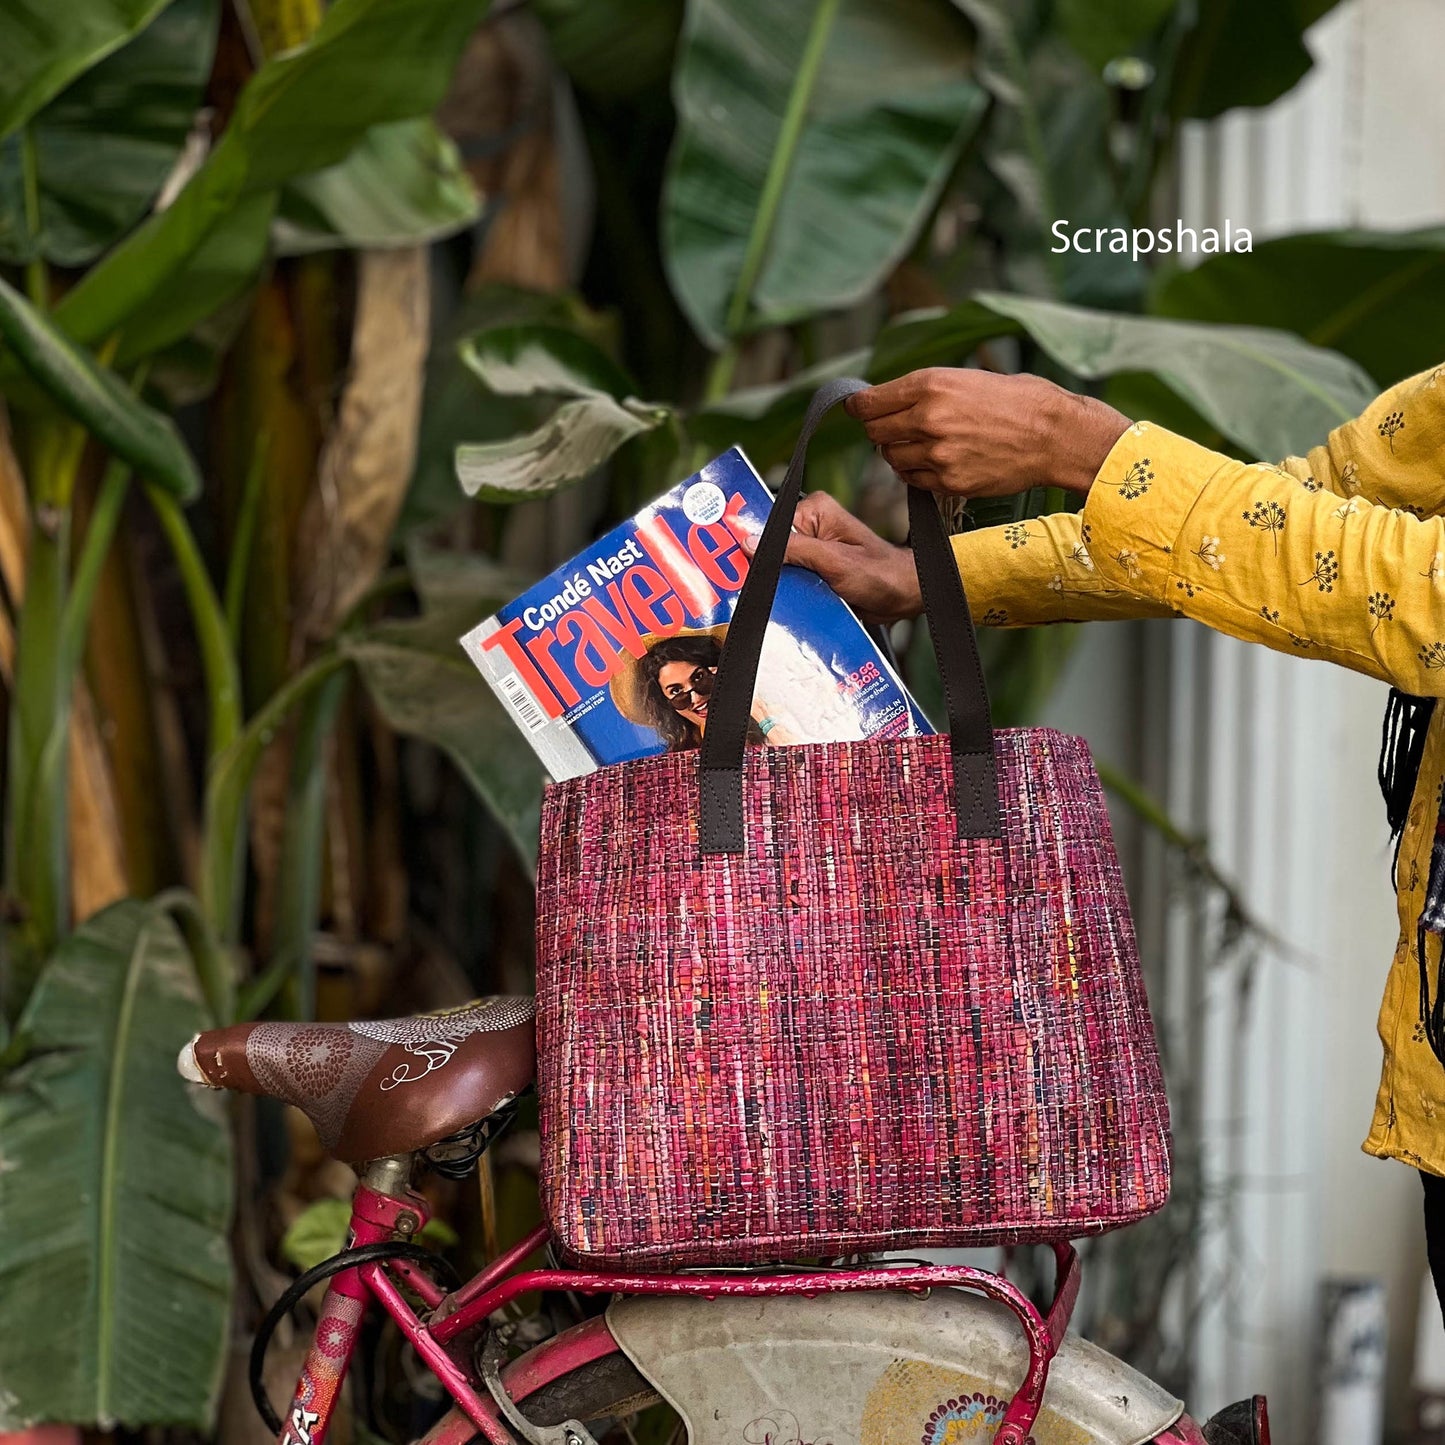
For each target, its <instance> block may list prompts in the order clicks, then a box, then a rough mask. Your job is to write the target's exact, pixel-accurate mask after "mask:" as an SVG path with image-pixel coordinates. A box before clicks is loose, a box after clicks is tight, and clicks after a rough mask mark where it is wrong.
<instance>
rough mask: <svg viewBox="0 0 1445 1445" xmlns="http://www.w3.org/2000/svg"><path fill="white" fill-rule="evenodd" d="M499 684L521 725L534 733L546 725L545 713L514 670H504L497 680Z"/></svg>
mask: <svg viewBox="0 0 1445 1445" xmlns="http://www.w3.org/2000/svg"><path fill="white" fill-rule="evenodd" d="M499 686H500V687H501V689H502V691H503V692H504V693H505V694H506V698H507V701H508V702H509V703H511V705H512V711H513V712H514V713H516V714H517V716H518V717H519V718H521V720H522V726H523V727H525V728H526V729H527V731H528V732H531V733H534V732H536V731H537V730H538V729H539V728H544V727H546V726H547V715H546V713H544V712H543V711H542V709H541V708H540V707H538V706H537V703H536V700H535V699H534V698H533V696H532V694H531V693H529V692H528V691H527V689H526V686H525V685H524V684H523V682H522V679H521V678H520V677H518V676H517V674H516V673H515V672H504V673H503V674H502V676H501V678H500V680H499Z"/></svg>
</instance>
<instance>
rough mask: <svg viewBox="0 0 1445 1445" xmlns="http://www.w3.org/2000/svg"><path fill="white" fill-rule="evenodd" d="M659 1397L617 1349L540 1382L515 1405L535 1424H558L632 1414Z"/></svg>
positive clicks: (654, 1401) (584, 1422)
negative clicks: (546, 1382)
mask: <svg viewBox="0 0 1445 1445" xmlns="http://www.w3.org/2000/svg"><path fill="white" fill-rule="evenodd" d="M661 1400H662V1396H661V1395H659V1394H658V1393H657V1391H656V1390H654V1389H653V1388H652V1386H651V1385H650V1384H648V1382H647V1380H646V1379H645V1378H644V1377H643V1375H642V1374H641V1372H640V1371H639V1370H638V1368H637V1366H636V1365H634V1364H633V1363H632V1361H631V1360H629V1359H628V1358H627V1356H626V1355H624V1354H623V1353H622V1351H621V1350H616V1351H614V1352H613V1353H612V1354H610V1355H603V1356H602V1358H601V1359H598V1360H591V1361H589V1362H588V1363H587V1364H585V1365H580V1366H578V1368H577V1369H575V1370H572V1371H571V1372H570V1373H568V1374H566V1375H562V1376H561V1377H560V1378H558V1379H556V1380H553V1381H552V1382H551V1383H550V1384H547V1385H543V1386H542V1388H541V1389H540V1390H537V1391H535V1392H534V1393H532V1394H530V1395H528V1396H527V1397H526V1399H524V1400H519V1401H518V1402H517V1408H518V1409H519V1410H520V1411H521V1412H522V1413H523V1414H524V1415H525V1416H526V1417H527V1419H529V1420H530V1421H532V1423H533V1424H534V1425H560V1424H561V1423H562V1422H563V1421H564V1420H581V1421H582V1423H583V1424H584V1425H585V1424H588V1423H589V1422H590V1421H593V1420H601V1419H614V1420H615V1419H618V1418H619V1417H620V1416H623V1415H633V1414H636V1412H637V1411H639V1410H645V1409H647V1407H648V1406H649V1405H656V1404H659V1403H660V1402H661Z"/></svg>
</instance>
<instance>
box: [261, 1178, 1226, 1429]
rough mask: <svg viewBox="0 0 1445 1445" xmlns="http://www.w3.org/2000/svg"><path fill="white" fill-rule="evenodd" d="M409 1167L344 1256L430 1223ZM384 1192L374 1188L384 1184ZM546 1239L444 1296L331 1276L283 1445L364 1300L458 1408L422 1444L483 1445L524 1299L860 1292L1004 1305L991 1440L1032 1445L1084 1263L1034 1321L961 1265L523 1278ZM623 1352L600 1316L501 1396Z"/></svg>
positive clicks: (333, 1377)
mask: <svg viewBox="0 0 1445 1445" xmlns="http://www.w3.org/2000/svg"><path fill="white" fill-rule="evenodd" d="M408 1164H409V1161H405V1160H388V1161H382V1163H381V1164H380V1165H379V1166H373V1169H372V1170H371V1171H369V1172H368V1175H367V1180H366V1182H363V1183H362V1184H360V1185H359V1186H358V1187H357V1190H356V1195H355V1199H354V1201H353V1205H352V1217H351V1231H350V1237H349V1239H348V1241H347V1243H348V1247H350V1246H354V1245H365V1244H379V1243H384V1242H390V1241H393V1240H396V1239H397V1238H409V1237H411V1236H412V1235H414V1234H416V1233H417V1232H419V1231H420V1230H421V1229H422V1228H423V1227H424V1225H425V1224H426V1222H427V1219H428V1217H429V1210H428V1207H427V1203H426V1201H425V1199H423V1198H422V1197H421V1196H420V1195H418V1194H414V1193H412V1192H410V1190H408V1189H407V1188H406V1183H405V1180H406V1175H407V1172H408V1170H407V1165H408ZM377 1186H380V1187H377ZM548 1238H549V1235H548V1231H547V1229H546V1228H545V1227H539V1228H538V1229H536V1230H534V1231H533V1232H532V1233H531V1234H530V1235H528V1236H527V1237H526V1238H525V1239H523V1240H521V1241H520V1242H518V1243H517V1244H516V1245H514V1246H512V1248H510V1249H509V1250H507V1251H506V1253H504V1254H503V1255H501V1256H500V1257H499V1258H498V1259H496V1260H495V1261H493V1263H492V1264H490V1265H489V1266H488V1267H487V1268H486V1269H485V1270H483V1271H482V1272H481V1273H480V1274H478V1275H477V1276H476V1277H475V1278H473V1279H472V1280H470V1281H469V1282H468V1283H466V1284H465V1285H463V1286H462V1287H461V1288H459V1289H457V1290H455V1291H450V1292H449V1291H446V1290H444V1289H442V1288H441V1287H440V1286H439V1285H438V1284H437V1283H436V1282H435V1281H434V1280H433V1279H431V1278H430V1277H429V1276H428V1275H427V1274H426V1273H425V1272H424V1271H423V1270H422V1269H420V1268H418V1267H417V1266H416V1265H414V1264H412V1263H411V1262H409V1261H387V1262H385V1263H369V1264H361V1265H358V1266H356V1267H354V1268H352V1269H348V1270H345V1271H343V1272H342V1273H340V1274H337V1275H335V1276H334V1277H333V1278H332V1280H331V1282H330V1284H329V1287H328V1288H327V1291H326V1297H325V1301H324V1303H323V1304H322V1308H321V1316H320V1319H319V1320H318V1322H317V1326H316V1334H315V1338H314V1339H313V1342H312V1346H311V1350H310V1352H309V1354H308V1356H307V1359H306V1363H305V1365H304V1366H303V1367H302V1371H301V1375H300V1378H299V1379H298V1381H297V1385H296V1389H295V1392H294V1394H293V1396H292V1399H291V1402H290V1405H289V1407H288V1409H287V1411H286V1414H285V1415H284V1416H283V1418H282V1430H281V1434H280V1436H279V1440H280V1445H323V1442H324V1441H325V1439H326V1434H327V1431H328V1430H329V1428H330V1425H331V1421H332V1417H333V1414H334V1411H335V1407H336V1401H337V1397H338V1395H339V1394H340V1391H341V1386H342V1383H343V1382H344V1380H345V1377H346V1372H347V1369H348V1367H349V1365H350V1363H351V1357H352V1355H353V1353H354V1351H355V1349H356V1344H357V1340H358V1339H359V1336H360V1331H361V1324H362V1319H363V1316H364V1315H365V1312H366V1308H367V1306H368V1304H370V1303H372V1302H374V1303H376V1304H377V1305H379V1306H380V1307H381V1308H382V1309H383V1310H385V1312H386V1313H387V1314H388V1315H389V1316H390V1317H391V1319H392V1320H393V1321H395V1323H396V1326H397V1328H398V1329H399V1330H400V1331H401V1333H402V1335H403V1337H404V1338H405V1339H406V1340H407V1341H408V1343H410V1344H411V1346H412V1347H413V1348H414V1349H415V1350H416V1352H417V1354H418V1355H419V1356H420V1357H421V1359H422V1360H423V1361H424V1362H425V1363H426V1365H427V1366H428V1368H429V1369H430V1370H431V1371H432V1372H433V1374H435V1375H436V1377H437V1379H438V1380H439V1381H440V1382H441V1383H442V1385H443V1386H444V1387H445V1388H446V1390H447V1393H448V1394H449V1395H450V1396H451V1397H452V1399H453V1400H454V1401H455V1402H456V1405H455V1409H454V1410H453V1411H452V1412H450V1413H449V1414H448V1415H447V1416H446V1417H445V1418H444V1419H443V1420H442V1421H441V1422H439V1424H438V1425H437V1426H435V1427H434V1428H433V1430H432V1431H431V1432H430V1433H429V1434H428V1435H427V1436H426V1445H465V1442H467V1441H470V1440H472V1439H473V1438H474V1437H475V1436H476V1435H477V1434H478V1433H480V1435H481V1436H482V1438H483V1439H485V1440H486V1441H487V1442H488V1445H517V1442H516V1439H515V1437H514V1435H513V1434H512V1431H511V1428H510V1427H509V1426H508V1424H507V1423H506V1422H505V1420H504V1419H503V1418H502V1415H501V1411H500V1409H499V1407H498V1405H497V1402H496V1401H495V1400H494V1399H493V1398H492V1397H491V1395H490V1394H489V1393H488V1392H487V1391H486V1389H485V1387H484V1386H482V1387H480V1388H479V1386H478V1383H477V1376H476V1371H475V1368H474V1366H473V1364H472V1359H471V1355H472V1349H473V1346H474V1344H475V1341H476V1338H477V1336H478V1334H479V1332H480V1331H481V1330H482V1329H484V1328H485V1325H486V1321H487V1319H488V1317H489V1316H490V1315H491V1314H492V1313H493V1312H494V1311H496V1310H498V1309H500V1308H502V1307H503V1306H504V1305H506V1304H508V1303H509V1302H511V1301H512V1300H514V1299H516V1298H517V1297H518V1296H520V1295H523V1294H527V1293H530V1292H533V1291H537V1290H568V1291H570V1292H572V1293H574V1294H592V1295H597V1294H602V1295H612V1294H633V1295H673V1296H676V1295H691V1296H700V1297H703V1298H706V1299H715V1298H718V1297H720V1296H724V1295H732V1296H737V1295H746V1296H761V1295H783V1294H788V1295H796V1294H802V1295H805V1296H810V1297H811V1296H815V1295H820V1294H831V1293H841V1292H852V1291H858V1290H917V1291H922V1290H929V1289H935V1288H945V1287H949V1288H963V1289H968V1290H973V1291H975V1292H976V1293H979V1294H982V1295H985V1296H987V1297H988V1298H990V1299H993V1300H997V1301H999V1302H1000V1303H1002V1304H1004V1305H1006V1306H1007V1307H1008V1309H1009V1310H1011V1311H1012V1313H1013V1315H1014V1317H1015V1318H1016V1319H1017V1320H1018V1321H1019V1324H1020V1326H1021V1328H1022V1329H1023V1332H1024V1337H1025V1339H1026V1341H1027V1344H1028V1352H1029V1361H1028V1368H1027V1371H1026V1373H1025V1376H1024V1380H1023V1383H1022V1384H1021V1385H1020V1387H1019V1389H1018V1391H1017V1393H1016V1394H1015V1395H1014V1398H1013V1400H1012V1401H1011V1402H1010V1404H1009V1406H1008V1408H1007V1410H1006V1411H1005V1413H1004V1417H1003V1420H1002V1422H1001V1424H1000V1426H999V1429H998V1432H997V1434H996V1436H995V1445H1027V1442H1028V1437H1029V1430H1030V1428H1031V1427H1032V1425H1033V1423H1034V1421H1035V1419H1036V1418H1037V1416H1038V1413H1039V1409H1040V1407H1041V1404H1042V1401H1043V1395H1044V1389H1045V1386H1046V1385H1047V1383H1048V1371H1049V1364H1050V1361H1051V1360H1052V1359H1053V1356H1054V1354H1055V1352H1056V1351H1057V1350H1058V1347H1059V1345H1060V1343H1061V1342H1062V1340H1063V1338H1064V1332H1065V1330H1066V1329H1067V1328H1068V1323H1069V1317H1070V1315H1071V1314H1072V1312H1073V1308H1074V1303H1075V1301H1076V1299H1077V1297H1078V1290H1079V1263H1078V1257H1077V1255H1076V1254H1075V1253H1074V1250H1073V1248H1072V1247H1071V1246H1070V1245H1067V1244H1058V1245H1055V1246H1054V1247H1053V1248H1054V1254H1055V1259H1056V1262H1057V1266H1058V1276H1057V1281H1056V1285H1055V1292H1054V1298H1053V1301H1052V1303H1051V1304H1050V1306H1049V1308H1048V1309H1047V1311H1045V1312H1044V1313H1040V1312H1039V1310H1038V1309H1036V1308H1035V1306H1034V1305H1033V1303H1032V1302H1031V1301H1030V1300H1029V1299H1028V1298H1027V1296H1025V1295H1024V1294H1023V1293H1021V1292H1020V1291H1019V1290H1018V1289H1017V1288H1015V1286H1013V1285H1012V1284H1010V1283H1009V1282H1008V1281H1007V1280H1006V1279H1004V1278H1002V1277H1001V1276H999V1275H994V1274H989V1273H987V1272H985V1271H983V1270H979V1269H974V1268H971V1267H968V1266H964V1265H917V1266H904V1267H898V1268H888V1267H886V1266H875V1267H872V1268H858V1269H838V1270H828V1271H826V1272H823V1271H799V1272H797V1273H787V1274H722V1273H716V1274H707V1273H694V1274H633V1273H629V1272H626V1271H589V1270H573V1269H554V1268H548V1269H533V1270H524V1269H521V1268H520V1266H521V1265H522V1263H523V1262H524V1261H525V1260H526V1259H527V1258H528V1257H529V1256H530V1255H531V1254H533V1253H534V1252H535V1251H536V1250H538V1249H540V1248H541V1247H542V1246H543V1245H545V1244H546V1242H547V1239H548ZM403 1285H404V1286H405V1287H406V1288H408V1289H410V1290H411V1291H412V1292H413V1293H414V1294H415V1295H416V1296H417V1297H418V1298H419V1299H420V1300H421V1302H422V1305H423V1307H424V1310H425V1317H423V1316H422V1315H419V1314H418V1313H417V1312H416V1311H415V1310H414V1309H413V1308H412V1306H411V1304H410V1303H409V1302H408V1301H407V1299H406V1297H405V1295H404V1294H403V1293H402V1286H403ZM617 1349H618V1345H617V1342H616V1340H615V1339H614V1338H613V1336H612V1334H611V1332H610V1331H609V1330H608V1328H607V1323H606V1320H605V1318H603V1317H601V1316H599V1317H596V1318H593V1319H589V1320H586V1321H584V1322H583V1323H582V1324H580V1325H577V1326H574V1327H573V1328H572V1329H570V1330H566V1331H564V1332H563V1333H562V1334H560V1335H557V1336H555V1337H554V1338H553V1339H551V1340H548V1341H547V1342H545V1343H544V1344H542V1345H539V1346H538V1347H537V1348H535V1349H533V1350H530V1351H529V1352H528V1353H527V1354H525V1355H524V1356H522V1357H521V1358H519V1359H517V1360H514V1361H512V1362H511V1363H510V1364H509V1365H508V1366H507V1367H505V1368H504V1369H503V1370H502V1372H501V1377H502V1382H503V1384H504V1385H505V1386H506V1389H507V1393H508V1394H509V1395H510V1396H511V1398H512V1399H513V1400H514V1401H515V1400H522V1399H525V1398H526V1397H527V1396H528V1395H530V1394H532V1393H534V1392H535V1391H537V1390H539V1389H541V1388H542V1387H544V1386H545V1385H547V1384H550V1383H551V1382H552V1381H553V1380H556V1379H559V1378H560V1377H562V1376H563V1375H566V1374H568V1373H569V1372H571V1371H573V1370H576V1369H578V1368H580V1367H581V1366H583V1365H585V1364H588V1363H590V1362H592V1361H594V1360H597V1359H600V1358H601V1357H603V1356H605V1355H607V1354H610V1353H612V1352H613V1351H615V1350H617ZM1160 1445H1204V1436H1203V1435H1202V1434H1201V1433H1200V1432H1199V1430H1198V1427H1197V1426H1195V1425H1194V1424H1193V1422H1192V1421H1190V1420H1188V1419H1187V1418H1186V1419H1183V1420H1181V1421H1180V1422H1179V1423H1178V1424H1177V1425H1176V1426H1175V1427H1174V1428H1173V1429H1172V1430H1171V1431H1169V1432H1168V1433H1166V1434H1165V1435H1163V1436H1161V1437H1160Z"/></svg>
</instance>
